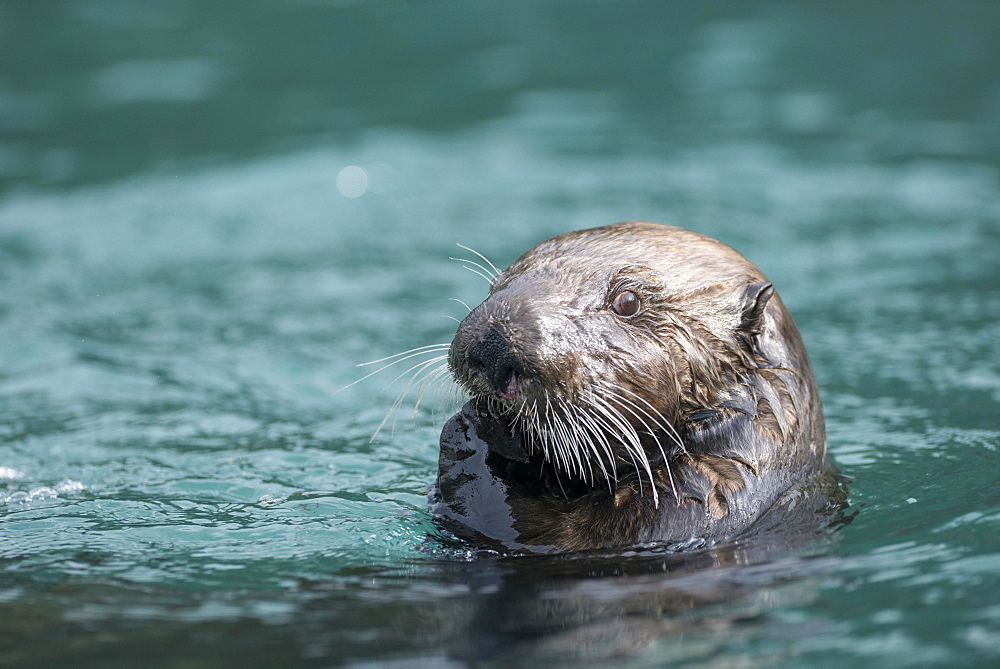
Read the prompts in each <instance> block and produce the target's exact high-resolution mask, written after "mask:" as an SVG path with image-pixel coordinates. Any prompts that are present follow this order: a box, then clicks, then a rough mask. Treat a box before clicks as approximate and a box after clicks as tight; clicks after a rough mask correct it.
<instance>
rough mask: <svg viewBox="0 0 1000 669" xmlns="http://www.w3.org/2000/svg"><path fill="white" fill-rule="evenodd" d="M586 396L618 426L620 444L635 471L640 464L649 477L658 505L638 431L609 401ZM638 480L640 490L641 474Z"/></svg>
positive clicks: (650, 470)
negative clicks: (620, 437) (620, 438)
mask: <svg viewBox="0 0 1000 669" xmlns="http://www.w3.org/2000/svg"><path fill="white" fill-rule="evenodd" d="M588 396H589V399H590V400H591V401H593V405H594V407H595V408H597V409H599V410H600V411H601V412H602V414H603V415H604V416H605V417H607V418H608V419H609V420H610V421H611V423H612V424H613V425H615V426H616V427H617V428H618V432H619V433H620V435H621V436H622V437H623V441H622V446H624V447H625V452H626V453H628V454H629V457H630V458H631V459H632V463H633V465H634V466H635V468H636V473H637V474H638V473H640V465H641V470H642V471H645V472H646V476H647V477H648V478H649V484H650V487H651V488H652V490H653V504H654V505H655V506H659V495H658V493H657V491H656V481H655V480H654V479H653V470H652V466H651V465H650V463H649V457H648V456H647V455H646V451H645V450H644V449H643V447H642V441H641V439H640V438H639V435H638V433H636V431H635V428H634V427H632V425H631V424H629V422H628V421H627V420H626V419H625V417H624V416H623V415H622V413H621V411H620V410H619V409H616V408H615V407H613V406H612V405H611V404H610V402H608V401H607V400H605V399H604V398H602V397H600V396H599V395H596V394H594V393H589V394H588ZM594 400H596V401H594ZM638 480H639V490H640V492H641V491H642V476H639V479H638Z"/></svg>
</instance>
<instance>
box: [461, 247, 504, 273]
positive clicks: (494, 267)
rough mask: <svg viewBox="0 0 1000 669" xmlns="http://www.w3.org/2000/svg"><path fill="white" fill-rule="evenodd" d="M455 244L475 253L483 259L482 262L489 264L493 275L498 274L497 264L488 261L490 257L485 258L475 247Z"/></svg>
mask: <svg viewBox="0 0 1000 669" xmlns="http://www.w3.org/2000/svg"><path fill="white" fill-rule="evenodd" d="M455 246H457V247H458V248H460V249H464V250H466V251H468V252H469V253H475V254H476V255H477V256H479V257H480V258H482V260H483V262H484V263H486V264H487V265H489V266H490V269H492V270H493V276H494V277H497V276H500V270H499V269H497V266H496V265H494V264H493V263H492V262H490V259H489V258H487V257H486V256H484V255H483V254H482V253H480V252H479V251H477V250H475V249H471V248H469V247H468V246H463V245H462V244H456V245H455Z"/></svg>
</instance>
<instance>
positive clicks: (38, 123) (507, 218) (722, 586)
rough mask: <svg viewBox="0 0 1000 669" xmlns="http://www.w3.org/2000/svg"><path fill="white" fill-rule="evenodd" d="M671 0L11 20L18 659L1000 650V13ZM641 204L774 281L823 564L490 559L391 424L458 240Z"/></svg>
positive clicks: (101, 6) (0, 234) (5, 602)
mask: <svg viewBox="0 0 1000 669" xmlns="http://www.w3.org/2000/svg"><path fill="white" fill-rule="evenodd" d="M664 6H669V7H670V10H671V11H669V12H668V11H666V10H660V9H654V7H660V4H656V5H651V6H648V7H646V8H645V9H643V10H638V9H636V10H622V9H616V10H615V11H614V12H612V13H613V14H614V15H615V17H614V18H615V19H616V20H615V21H611V20H610V18H611V17H610V16H609V15H608V13H609V12H610V11H611V9H610V6H605V5H602V4H600V3H586V4H584V5H581V9H578V10H577V9H574V11H569V7H568V5H567V4H565V3H559V2H550V3H537V4H536V3H525V5H524V6H521V5H519V4H516V3H515V4H514V5H511V7H510V8H509V9H505V10H503V11H500V10H487V9H482V10H477V11H473V10H470V9H468V8H466V6H465V4H464V3H430V4H429V5H427V7H425V8H424V9H422V10H417V9H415V8H412V7H408V6H403V5H393V4H386V5H382V6H378V7H376V6H375V5H374V4H368V3H358V4H355V5H348V6H341V7H337V6H326V5H323V4H322V3H300V4H297V5H295V6H294V7H292V8H289V7H278V6H277V3H275V4H273V5H272V4H271V3H257V4H255V5H254V6H253V8H244V7H245V6H244V5H243V4H242V3H241V4H239V6H235V5H234V6H231V7H226V6H223V5H221V4H219V5H216V4H215V3H213V4H212V6H211V7H204V8H201V7H200V6H199V5H197V4H190V3H185V2H165V3H160V4H157V5H155V6H153V5H150V8H147V9H143V10H141V11H140V10H138V9H135V6H134V5H133V4H132V3H117V2H110V1H101V2H98V1H96V0H94V1H90V2H77V3H70V4H69V7H70V9H72V11H70V12H56V11H55V9H51V10H50V9H47V8H46V7H47V6H46V5H45V4H44V3H31V5H24V6H20V5H18V6H13V7H12V6H7V7H4V8H3V10H4V16H5V17H6V19H7V21H8V25H9V26H13V27H11V28H7V29H6V30H7V32H6V37H11V36H13V37H11V39H7V38H6V37H5V39H4V40H3V42H4V46H3V47H2V48H3V49H5V52H4V53H5V54H6V57H5V58H4V59H3V61H2V62H3V63H4V65H3V67H4V68H5V69H6V72H5V73H4V85H5V88H4V89H3V93H2V96H3V99H4V100H6V101H7V102H8V103H10V102H11V101H13V102H14V103H16V104H13V103H12V104H4V105H0V107H2V109H3V110H4V111H2V112H0V116H2V118H3V120H4V125H3V133H4V134H3V136H2V138H0V168H2V169H0V171H2V175H0V176H2V177H3V185H4V187H5V188H6V192H5V194H4V195H2V196H0V535H2V537H3V540H2V542H0V614H2V620H3V622H2V623H0V630H2V634H0V662H2V663H3V664H5V665H6V664H68V663H75V664H78V665H83V666H89V665H94V666H101V665H106V664H108V663H111V662H125V663H140V662H154V663H156V664H161V665H166V666H173V665H181V664H186V665H193V666H213V665H217V664H220V663H235V662H245V663H249V664H252V665H274V664H278V663H282V664H288V663H299V664H316V665H330V664H341V663H358V664H365V663H375V662H392V661H398V662H399V663H401V664H406V665H409V664H414V663H418V662H424V663H426V664H450V663H451V664H456V665H461V664H462V663H466V662H474V661H483V662H486V663H491V662H492V663H496V664H502V663H509V662H524V663H530V662H538V661H542V660H544V661H547V662H552V661H557V662H559V661H561V662H565V663H571V664H572V663H579V662H581V661H582V662H595V663H597V662H604V661H608V660H613V661H615V662H618V663H623V664H635V665H638V666H650V665H662V664H670V663H677V664H691V663H694V664H699V663H703V664H712V663H714V664H723V665H731V664H764V665H781V664H795V665H796V666H799V665H807V666H808V665H815V666H829V665H836V664H846V663H863V664H873V665H880V666H884V665H913V664H942V665H954V664H975V663H979V664H990V663H993V662H996V661H997V658H998V656H1000V606H998V605H997V601H998V600H1000V542H998V540H997V536H998V531H1000V477H998V475H997V471H998V454H997V448H998V447H1000V423H998V420H997V406H998V402H1000V366H998V362H997V361H998V360H1000V351H998V348H1000V347H998V343H1000V275H998V272H997V258H998V257H1000V172H998V164H1000V161H998V158H1000V149H998V143H997V142H998V138H1000V127H998V125H997V119H998V118H1000V68H997V66H996V63H997V62H1000V55H998V54H997V53H996V52H997V50H998V47H997V44H1000V40H998V39H996V38H997V36H998V34H1000V33H998V31H997V26H998V25H1000V12H997V11H996V10H994V9H993V5H992V4H990V3H956V4H955V5H953V6H951V5H950V7H953V9H949V11H948V12H947V13H944V12H943V10H940V9H937V7H938V5H936V4H929V5H926V6H924V5H921V6H920V7H919V9H918V10H914V11H907V12H906V17H907V18H906V20H905V21H903V20H900V14H899V13H894V11H895V10H899V9H900V8H903V7H904V6H905V8H907V9H909V7H910V5H909V4H906V3H903V4H900V5H899V7H895V6H894V5H892V4H891V3H889V4H886V5H884V7H885V8H886V9H884V10H879V11H875V10H870V11H869V12H868V13H862V14H839V13H837V14H831V13H829V12H827V11H826V10H821V9H820V8H819V7H817V8H815V9H810V8H809V7H810V6H809V5H808V4H796V5H792V6H786V5H781V4H780V3H779V4H769V5H766V6H760V7H756V6H751V7H749V8H743V7H742V6H737V5H733V6H732V7H728V6H727V5H724V4H723V5H720V6H719V9H718V11H717V12H708V11H706V10H698V9H690V8H687V5H676V6H671V5H669V3H664ZM29 7H31V8H29ZM574 7H575V5H574ZM668 21H669V26H670V29H669V30H667V29H665V28H663V27H662V26H664V25H668V24H667V22H668ZM456 26H460V27H462V29H461V30H458V29H456ZM195 27H197V29H195ZM915 35H916V36H915ZM32 36H34V37H35V39H34V40H33V39H32ZM918 38H919V39H918ZM58 45H64V46H63V47H62V48H65V49H67V50H68V51H69V52H71V55H73V57H68V56H67V55H66V54H62V55H57V46H58ZM598 47H599V48H598ZM602 50H603V51H602ZM600 53H613V54H616V56H617V57H616V58H610V57H608V58H605V57H602V56H600V55H599V54H600ZM886 53H888V55H886ZM12 54H13V55H16V56H18V57H17V58H14V57H13V56H12ZM345 168H346V169H345ZM627 219H645V220H655V221H661V222H667V223H675V224H679V225H684V226H686V227H690V228H693V229H695V230H698V231H699V232H703V233H705V234H708V235H711V236H714V237H718V238H720V239H722V240H724V241H726V242H728V243H730V244H732V245H734V246H735V247H736V248H737V249H738V250H740V251H741V252H743V253H744V254H745V255H747V256H748V257H749V258H751V259H752V260H753V261H754V262H756V263H757V264H758V265H759V266H760V267H761V268H762V269H763V270H764V272H765V273H767V274H768V276H769V278H770V279H771V280H772V281H773V282H774V283H775V285H776V286H777V287H778V290H779V291H780V293H781V295H782V297H783V299H784V300H785V302H786V304H788V306H789V308H790V309H791V311H792V313H793V314H794V316H795V318H796V320H797V322H798V324H799V327H800V329H801V330H802V332H803V336H804V338H805V340H806V343H807V346H808V349H809V351H810V354H811V357H812V360H813V364H814V367H815V370H816V374H817V377H818V380H819V383H820V387H821V390H822V393H823V397H824V401H825V407H826V415H827V424H828V436H829V447H830V451H831V453H832V456H833V459H834V460H835V461H836V463H837V464H838V465H839V467H840V468H841V470H842V471H843V472H844V473H845V474H847V475H848V476H850V477H851V478H852V479H853V483H852V484H851V486H850V503H851V508H850V513H852V514H855V515H854V516H853V520H852V522H851V523H850V524H848V525H846V526H844V527H842V528H841V529H840V530H839V531H837V532H836V533H835V534H834V535H833V536H832V537H831V538H830V539H829V540H828V541H824V542H819V543H817V544H816V545H812V546H809V547H806V548H804V549H800V550H797V551H783V550H781V547H776V548H775V550H774V551H773V552H771V553H768V554H767V555H765V556H761V555H747V554H746V552H745V551H743V550H742V549H741V548H740V547H735V548H733V549H731V550H726V551H723V552H721V553H717V554H712V555H697V556H691V557H687V558H683V559H677V558H669V557H667V556H662V555H656V554H655V552H653V553H651V554H645V555H626V556H617V557H610V558H607V559H601V560H594V561H588V560H577V561H573V560H562V561H560V560H555V561H549V562H539V561H537V560H535V561H533V560H522V561H517V560H513V561H512V560H503V559H496V558H476V557H475V556H474V555H472V554H471V553H470V552H469V551H467V550H465V549H463V547H461V546H460V545H456V544H454V543H452V542H448V541H445V540H443V538H442V537H441V536H440V533H439V532H438V531H437V530H436V528H435V527H434V524H433V522H432V520H431V518H430V516H429V514H428V512H427V509H426V492H427V489H428V487H429V486H430V484H431V482H432V481H433V478H434V474H435V469H436V458H437V446H436V442H437V432H438V430H439V428H440V425H441V424H442V423H443V421H444V419H445V417H446V413H447V407H445V406H441V404H440V403H439V404H438V405H437V406H438V411H437V412H435V411H432V410H431V409H432V408H434V406H435V405H434V403H433V402H432V403H430V406H426V407H425V409H423V410H421V412H420V415H418V416H417V417H416V419H414V418H413V417H411V415H410V413H409V412H408V411H405V410H404V411H401V412H399V414H398V416H397V418H396V420H395V421H392V422H390V424H389V425H388V426H387V427H386V429H385V430H383V432H382V433H381V434H380V436H379V438H377V439H376V440H375V441H372V440H371V436H372V434H373V433H374V432H375V430H376V428H377V427H378V426H379V424H380V423H381V421H382V420H383V418H384V417H385V415H386V413H387V412H388V411H389V409H390V407H391V405H392V403H393V401H394V400H395V397H396V392H397V391H398V390H399V389H400V388H399V386H398V384H397V385H396V386H391V387H389V388H385V386H386V385H387V384H389V382H390V381H391V380H392V378H393V376H394V375H393V374H381V375H378V376H377V377H375V378H372V379H369V380H367V381H364V382H362V383H359V384H357V385H353V386H350V387H347V388H346V389H345V388H344V387H345V386H348V384H350V383H351V382H353V381H354V380H356V379H358V378H359V377H360V376H362V375H363V373H364V369H365V368H362V369H359V368H356V367H355V364H356V363H359V362H363V361H366V360H373V359H377V358H381V357H383V356H386V355H389V354H392V353H395V352H398V351H402V350H406V349H409V348H412V347H416V346H422V345H426V344H433V343H439V342H446V341H448V340H449V339H450V338H451V335H452V333H453V332H454V328H455V323H454V321H453V320H449V317H450V318H460V317H461V316H462V314H463V313H464V307H463V306H462V305H461V304H460V303H458V302H455V301H451V300H450V299H449V298H457V299H459V300H462V301H464V302H466V303H469V304H473V303H475V302H477V301H478V300H481V299H482V298H483V296H484V295H485V291H486V287H487V286H486V283H485V282H484V281H482V280H481V279H480V278H478V277H476V276H475V275H473V274H471V273H469V272H467V271H465V270H464V269H463V268H462V266H461V264H460V263H457V262H454V261H451V260H449V256H455V255H467V254H466V253H465V252H463V251H462V250H461V249H459V248H458V247H456V246H455V244H456V243H461V244H464V245H467V246H470V247H472V248H475V249H477V250H478V251H481V252H482V253H484V254H486V255H487V256H489V257H490V259H491V260H492V261H493V262H494V263H496V264H497V265H498V266H501V267H502V266H505V265H506V264H509V263H510V262H511V261H513V260H514V259H515V258H516V257H517V256H518V255H520V253H522V252H523V251H525V250H526V249H528V248H529V247H530V246H532V245H534V244H535V243H537V242H539V241H542V240H543V239H546V238H548V237H550V236H552V235H555V234H558V233H560V232H564V231H566V230H570V229H575V228H581V227H587V226H595V225H604V224H607V223H611V222H615V221H619V220H627ZM741 551H742V552H741Z"/></svg>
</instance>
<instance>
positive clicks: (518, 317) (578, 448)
mask: <svg viewBox="0 0 1000 669" xmlns="http://www.w3.org/2000/svg"><path fill="white" fill-rule="evenodd" d="M772 293H773V290H772V288H771V286H770V284H769V283H767V282H766V280H763V276H762V275H761V274H760V272H759V270H757V269H756V268H755V267H754V266H753V265H752V264H750V263H749V261H747V260H746V259H745V258H743V257H742V256H741V255H739V254H738V253H736V252H735V251H733V250H732V249H731V248H729V247H728V246H726V245H724V244H722V243H721V242H717V241H715V240H711V239H709V238H706V237H702V236H701V235H697V234H695V233H691V232H689V231H686V230H681V229H679V228H672V227H670V226H660V225H655V224H641V223H628V224H619V225H615V226H609V227H607V228H599V229H594V230H588V231H582V232H576V233H568V234H566V235H561V236H559V237H555V238H553V239H551V240H549V241H547V242H544V243H542V244H540V245H539V246H537V247H535V248H534V249H532V250H531V251H529V252H528V253H526V254H525V255H524V256H522V257H521V258H519V259H518V260H517V261H515V262H514V264H512V265H511V266H510V268H508V269H507V270H506V271H504V272H502V273H501V274H500V275H499V276H497V277H496V279H495V280H494V281H493V284H492V286H491V290H490V294H489V296H488V297H487V298H486V300H484V301H483V303H482V304H480V305H479V306H478V307H476V308H475V309H473V310H472V311H471V312H470V313H469V315H468V316H467V317H466V318H465V320H463V321H462V323H461V325H460V326H459V328H458V332H457V333H456V335H455V338H454V340H453V342H452V344H451V348H450V350H449V355H448V365H449V368H450V369H451V371H452V374H453V375H454V376H455V378H456V380H457V381H458V383H459V384H460V385H461V386H462V387H463V388H464V389H465V390H466V391H468V392H469V394H470V395H472V396H473V397H475V398H479V399H480V400H482V401H484V402H486V403H487V405H488V406H489V407H490V410H491V412H493V413H496V414H498V415H503V416H506V417H507V418H508V420H509V422H510V425H511V428H512V429H513V430H514V431H515V432H518V433H520V436H521V439H522V441H523V442H524V445H525V446H526V447H527V449H528V450H529V452H538V451H540V452H541V453H542V455H543V457H544V459H545V460H546V461H548V462H550V463H551V464H552V465H554V466H555V467H556V469H557V470H558V471H560V472H562V473H563V474H566V475H568V476H570V477H574V476H575V477H578V478H580V479H582V480H584V481H588V482H593V481H595V480H597V479H605V478H607V479H615V478H617V473H618V471H619V469H620V468H621V467H622V466H624V467H625V468H626V470H634V471H635V472H636V474H639V473H640V472H641V473H642V474H643V475H645V476H647V477H648V479H647V480H649V481H652V479H653V474H652V469H653V468H655V467H656V466H657V463H667V462H669V460H670V459H671V456H672V455H675V454H676V453H678V452H685V443H684V440H683V438H682V436H681V431H682V430H681V428H682V426H683V425H685V424H686V423H687V422H688V420H689V419H690V417H691V416H692V415H694V414H696V413H697V412H699V411H704V410H707V409H710V408H711V407H713V406H715V405H716V404H718V403H721V402H725V401H726V400H727V399H730V398H729V397H727V395H726V388H727V387H731V386H733V385H734V384H738V383H739V377H740V375H741V374H742V373H743V372H744V371H745V370H746V369H749V368H750V367H752V366H753V365H754V364H755V363H754V361H753V359H752V358H753V357H754V351H753V350H752V349H753V347H754V345H755V341H756V338H757V336H758V334H759V332H760V329H761V328H762V324H763V321H764V313H765V307H766V305H767V303H768V300H769V298H770V297H771V295H772ZM671 485H672V481H671ZM653 487H654V496H655V487H656V486H655V484H654V486H653Z"/></svg>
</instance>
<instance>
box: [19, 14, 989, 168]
mask: <svg viewBox="0 0 1000 669" xmlns="http://www.w3.org/2000/svg"><path fill="white" fill-rule="evenodd" d="M0 30H2V38H3V39H2V41H0V62H2V75H3V78H2V81H0V95H2V97H0V132H2V135H0V137H2V152H0V178H2V182H0V183H2V185H3V186H4V187H5V188H11V187H14V186H18V185H25V186H27V185H47V186H67V185H73V184H83V183H94V182H101V181H108V180H110V179H115V178H120V177H123V176H128V175H131V174H135V173H137V172H143V171H148V170H150V169H171V166H174V165H176V164H177V163H178V162H184V163H185V164H190V163H191V162H192V161H218V160H223V159H234V158H246V157H251V156H259V155H265V154H269V153H274V152H282V151H287V150H289V149H290V148H295V147H303V146H311V145H316V144H336V145H345V144H346V145H350V144H351V143H355V142H358V141H361V140H363V139H364V137H365V136H366V133H367V132H370V130H371V129H372V128H399V129H406V130H412V131H420V132H423V133H435V134H437V135H438V136H439V137H442V138H443V137H446V136H447V135H448V134H451V133H456V132H461V131H463V130H467V129H469V128H473V127H480V126H482V125H483V124H485V123H489V122H493V121H497V120H500V119H507V120H508V121H509V120H511V119H515V118H516V119H520V121H521V122H520V123H518V124H516V125H515V126H514V127H513V128H508V130H510V131H512V132H516V134H517V135H518V136H519V137H526V138H529V139H541V138H540V137H538V135H544V138H545V139H546V140H548V141H549V142H551V143H554V144H555V145H556V146H553V148H560V149H564V150H577V151H595V150H600V151H605V150H608V149H609V148H617V150H619V151H626V150H629V151H634V150H635V148H636V147H645V148H646V150H653V149H661V150H662V149H663V148H664V144H666V145H669V146H698V145H705V144H711V145H715V144H718V143H720V142H723V141H734V140H757V141H769V142H774V143H776V144H778V145H781V146H783V147H787V148H789V149H793V150H795V151H796V152H797V153H801V154H804V155H812V156H817V155H818V156H823V157H824V158H827V159H837V160H865V159H880V160H895V161H900V160H913V159H918V158H925V157H935V158H937V157H949V158H955V159H962V160H970V159H982V160H987V161H995V160H996V158H997V151H998V146H1000V128H998V123H1000V120H998V119H1000V82H998V79H997V65H996V64H997V62H998V60H1000V43H998V40H997V34H998V31H1000V18H998V12H997V11H996V9H995V6H994V3H992V2H989V1H985V2H955V3H940V2H932V1H929V2H920V1H918V2H909V1H905V0H900V1H898V2H892V1H887V2H879V3H876V4H874V5H865V4H863V3H860V4H851V5H846V6H836V7H833V6H830V5H829V3H823V2H809V1H806V2H794V3H782V2H767V3H753V2H751V3H746V2H713V3H708V4H706V3H680V2H662V3H629V4H627V5H625V6H623V5H622V4H621V3H613V2H600V1H585V2H568V1H567V2H561V1H554V0H547V1H542V2H520V1H518V0H514V1H512V2H508V3H504V6H503V7H502V8H501V7H495V6H491V5H490V4H488V3H469V2H459V1H455V2H447V1H442V0H434V1H432V2H424V3H409V2H392V1H386V2H360V1H359V2H351V1H343V2H334V1H331V2H323V1H320V0H315V1H313V0H291V1H289V2H268V1H266V0H251V1H249V2H246V1H244V2H237V1H234V2H228V1H226V0H220V1H219V2H212V3H199V2H193V1H192V2H186V1H184V0H150V1H148V2H129V1H127V0H79V1H65V2H47V1H40V2H30V3H28V2H6V3H4V4H3V5H2V15H0ZM554 131H558V132H557V133H554ZM553 133H554V134H556V135H557V136H555V137H553V136H551V134H553Z"/></svg>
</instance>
